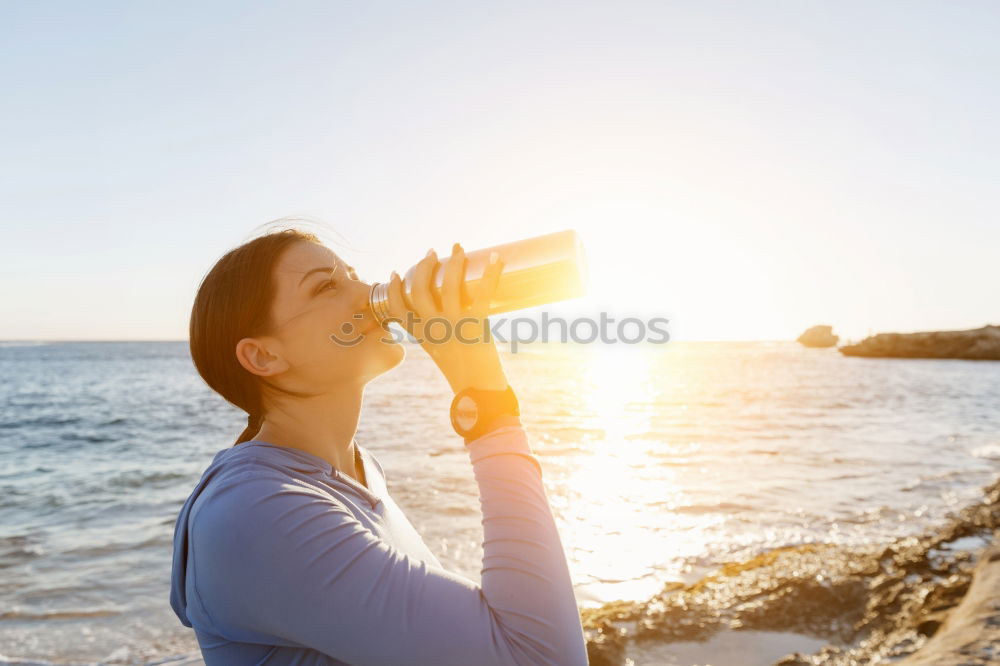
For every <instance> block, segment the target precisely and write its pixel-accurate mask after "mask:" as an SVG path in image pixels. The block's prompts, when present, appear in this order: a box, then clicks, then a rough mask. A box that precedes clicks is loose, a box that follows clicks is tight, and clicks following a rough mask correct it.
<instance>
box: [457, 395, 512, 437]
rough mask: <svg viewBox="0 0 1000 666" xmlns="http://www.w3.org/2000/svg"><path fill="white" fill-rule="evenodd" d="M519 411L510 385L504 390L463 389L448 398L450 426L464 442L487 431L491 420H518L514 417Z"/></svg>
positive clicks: (491, 423)
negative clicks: (451, 397)
mask: <svg viewBox="0 0 1000 666" xmlns="http://www.w3.org/2000/svg"><path fill="white" fill-rule="evenodd" d="M520 414H521V412H520V410H519V409H518V404H517V396H516V395H514V389H512V388H511V387H510V386H509V385H508V386H507V388H506V389H505V390H503V391H486V390H482V389H474V388H467V389H462V390H461V391H459V392H458V393H456V394H455V397H454V398H453V399H452V401H451V426H452V427H453V428H454V429H455V432H457V433H458V434H459V435H461V436H462V437H463V438H464V439H465V443H466V444H468V443H469V442H471V441H472V440H474V439H478V438H479V437H482V436H483V435H485V434H486V433H488V432H489V431H490V429H491V426H492V425H493V424H494V422H501V420H502V421H507V420H510V421H512V422H514V423H518V422H519V421H518V420H517V419H516V417H517V416H520ZM504 417H515V418H511V419H504Z"/></svg>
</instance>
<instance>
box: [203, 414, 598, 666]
mask: <svg viewBox="0 0 1000 666" xmlns="http://www.w3.org/2000/svg"><path fill="white" fill-rule="evenodd" d="M467 450H468V453H469V457H470V460H471V462H472V466H473V471H474V474H475V478H476V482H477V484H478V486H479V491H480V505H481V509H482V514H483V517H482V521H483V523H482V524H483V536H484V539H483V565H482V585H481V586H480V585H477V584H476V583H475V582H473V581H471V580H469V579H467V578H465V577H463V576H460V575H458V574H455V573H452V572H449V571H447V570H445V569H442V568H440V567H436V566H434V565H432V564H428V563H425V562H423V561H420V560H417V559H414V558H411V557H410V556H408V555H407V554H405V553H402V552H401V551H399V550H398V549H396V548H395V547H393V546H392V545H390V544H389V543H388V542H386V541H384V540H382V539H380V538H379V537H378V535H376V534H374V533H372V532H371V531H370V530H369V529H367V528H366V527H365V526H364V525H363V524H362V523H361V522H359V521H358V520H357V519H356V518H355V517H354V516H353V514H351V513H350V512H349V511H348V510H347V508H346V507H345V506H344V505H342V504H340V503H338V502H336V501H333V500H331V498H329V497H325V496H322V495H321V494H319V493H316V492H315V491H310V490H309V489H308V488H305V487H302V486H296V485H293V484H290V483H284V484H275V483H274V482H273V481H271V482H270V485H267V486H264V485H262V484H254V483H253V482H252V481H251V482H249V483H248V482H243V483H241V484H239V485H238V486H235V487H234V492H232V493H229V494H228V498H229V499H227V500H226V501H227V502H230V503H231V504H229V505H228V506H223V507H220V508H222V509H223V510H222V511H217V512H214V513H215V515H216V516H223V515H225V516H227V518H226V519H225V520H226V521H228V522H222V521H220V520H211V519H209V520H207V521H206V523H205V524H204V525H202V527H201V528H199V529H197V530H196V534H195V537H194V541H195V542H196V544H197V560H198V562H197V565H196V570H197V580H198V583H197V587H198V592H199V596H200V597H201V601H202V603H203V604H204V607H205V610H206V612H207V613H208V614H209V615H210V616H211V619H212V621H213V624H215V625H216V628H218V629H220V630H221V631H223V632H224V634H230V635H229V636H227V637H229V638H231V639H232V640H241V639H240V638H239V636H240V635H243V636H246V635H247V632H250V633H252V634H254V635H260V634H263V635H266V636H269V637H273V639H274V640H275V644H278V645H301V646H304V647H308V648H312V649H314V650H317V651H318V652H321V653H323V654H325V655H328V656H331V657H334V658H336V659H338V660H341V661H344V662H347V663H350V664H353V665H354V666H370V665H375V664H415V665H422V664H427V665H431V664H434V665H442V666H444V665H449V664H454V665H456V666H459V665H460V666H468V665H469V664H476V665H477V666H492V665H496V666H500V665H504V666H511V665H515V666H516V665H521V664H524V665H527V664H532V665H536V664H558V665H568V666H578V665H581V664H587V654H586V643H585V640H584V636H583V629H582V627H581V623H580V615H579V610H578V608H577V606H576V600H575V597H574V595H573V586H572V581H571V579H570V574H569V569H568V566H567V563H566V556H565V553H564V551H563V548H562V544H561V542H560V539H559V534H558V532H557V530H556V525H555V521H554V519H553V517H552V513H551V510H550V507H549V503H548V498H547V496H546V494H545V489H544V486H543V485H542V474H541V466H540V464H539V462H538V460H537V458H536V457H535V456H534V454H533V453H532V451H531V448H530V446H529V444H528V440H527V437H526V435H525V432H524V430H523V429H522V428H521V427H520V426H506V427H501V428H499V429H497V430H494V431H493V432H491V433H489V434H487V435H484V436H483V437H481V438H479V439H477V440H475V441H473V442H471V443H470V444H468V445H467ZM255 485H257V487H256V489H255V488H254V486H255ZM217 499H221V497H220V498H217ZM234 516H237V518H236V519H235V520H234V518H233V517H234ZM213 523H215V524H213ZM218 523H221V524H218Z"/></svg>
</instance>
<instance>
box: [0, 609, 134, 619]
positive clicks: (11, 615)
mask: <svg viewBox="0 0 1000 666" xmlns="http://www.w3.org/2000/svg"><path fill="white" fill-rule="evenodd" d="M115 615H121V611H116V610H92V611H48V612H45V613H29V612H26V611H16V610H14V611H3V612H0V621H3V620H78V619H81V618H88V617H113V616H115Z"/></svg>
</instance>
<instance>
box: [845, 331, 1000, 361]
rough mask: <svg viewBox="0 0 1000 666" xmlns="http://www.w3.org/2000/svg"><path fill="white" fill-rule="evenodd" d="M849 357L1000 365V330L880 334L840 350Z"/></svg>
mask: <svg viewBox="0 0 1000 666" xmlns="http://www.w3.org/2000/svg"><path fill="white" fill-rule="evenodd" d="M840 351H841V353H843V354H844V355H845V356H872V357H895V358H964V359H971V360H980V361H984V360H985V361H1000V326H983V327H982V328H974V329H971V330H968V331H930V332H926V333H879V334H878V335H873V336H871V337H868V338H865V339H864V340H862V341H861V342H859V343H857V344H853V345H844V346H843V347H841V348H840Z"/></svg>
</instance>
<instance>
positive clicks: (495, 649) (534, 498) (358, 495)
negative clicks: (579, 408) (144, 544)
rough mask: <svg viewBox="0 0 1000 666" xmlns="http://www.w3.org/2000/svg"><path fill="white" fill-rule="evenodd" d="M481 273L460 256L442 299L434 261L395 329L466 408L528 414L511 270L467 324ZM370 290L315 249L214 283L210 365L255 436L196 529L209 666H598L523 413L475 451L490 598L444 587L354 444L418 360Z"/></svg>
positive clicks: (276, 246) (236, 257) (178, 557)
mask: <svg viewBox="0 0 1000 666" xmlns="http://www.w3.org/2000/svg"><path fill="white" fill-rule="evenodd" d="M463 258H464V254H463V252H462V249H461V248H460V247H459V246H458V245H456V246H455V248H454V250H453V253H452V255H451V257H450V258H449V259H448V261H447V262H446V265H445V269H444V270H445V279H444V284H443V285H442V287H441V288H440V290H438V289H437V288H436V287H433V286H432V285H431V275H432V274H433V271H434V270H435V269H436V267H437V264H438V260H437V257H436V255H435V254H434V253H433V251H431V252H429V253H428V255H427V256H426V257H425V258H424V259H423V260H421V261H420V263H419V264H418V266H417V269H416V272H415V284H414V286H413V289H412V296H411V302H412V304H413V309H412V310H409V309H407V307H406V305H405V302H404V301H403V298H402V288H401V283H400V279H399V276H398V275H396V274H395V273H394V274H393V276H392V279H391V282H390V289H389V291H390V297H389V304H390V313H391V314H392V316H393V317H394V318H397V319H398V320H400V321H402V322H408V323H407V324H406V325H407V327H408V330H409V331H410V332H411V333H412V334H413V335H414V336H415V337H417V338H418V339H424V338H425V337H426V338H428V339H429V340H430V339H433V340H435V341H440V342H439V343H438V344H434V343H432V342H429V341H427V342H423V343H422V346H423V347H424V349H425V350H426V351H427V352H428V353H429V354H430V356H431V357H432V358H433V360H434V362H435V363H436V365H437V367H438V368H439V369H440V370H441V372H442V373H443V374H444V376H445V378H446V379H447V380H448V383H449V384H450V386H451V389H452V390H453V391H454V392H455V393H456V395H458V394H459V393H463V394H470V395H475V396H480V397H481V396H487V398H489V397H491V396H502V395H507V396H509V395H512V394H511V393H510V391H509V387H508V384H507V378H506V376H505V374H504V371H503V368H502V365H501V363H500V360H499V356H498V354H497V350H496V347H495V345H494V344H493V342H492V341H490V340H491V339H490V337H489V336H487V335H484V333H486V332H487V328H488V321H487V320H486V313H487V305H488V303H489V301H490V298H491V296H492V294H493V291H494V290H495V288H496V283H497V279H498V277H499V275H500V271H501V269H502V264H501V263H500V262H498V261H494V262H493V263H491V264H490V266H489V268H488V270H487V272H486V274H485V275H484V277H483V279H482V280H481V281H480V284H479V287H478V291H477V293H476V294H475V299H474V302H473V303H472V304H471V305H466V304H463V303H461V302H460V301H459V287H460V280H461V274H462V261H463ZM369 290H370V285H368V284H366V283H364V282H362V281H361V280H359V279H358V278H357V276H356V275H355V273H354V270H353V269H352V268H350V267H349V266H346V265H345V264H344V262H343V261H342V260H341V259H340V258H339V257H337V256H336V254H334V253H333V252H332V251H331V250H330V249H328V248H327V247H326V246H324V245H323V244H322V243H321V242H320V241H319V239H318V238H317V237H316V236H315V235H313V234H309V233H306V232H303V231H299V230H295V229H285V230H282V231H280V232H277V233H269V234H266V235H264V236H261V237H259V238H256V239H254V240H251V241H250V242H248V243H246V244H244V245H242V246H240V247H238V248H236V249H234V250H232V251H230V252H229V253H227V254H226V255H225V256H224V257H222V259H220V260H219V262H218V263H217V264H216V265H215V266H214V267H213V268H212V270H211V271H210V272H209V273H208V274H207V275H206V276H205V278H204V280H203V281H202V284H201V286H200V287H199V290H198V294H197V297H196V298H195V303H194V307H193V310H192V314H191V330H190V344H191V354H192V358H193V360H194V363H195V365H196V367H197V369H198V372H199V373H200V374H201V376H202V377H203V378H204V380H205V381H206V382H207V383H208V385H209V386H211V387H212V388H213V389H214V390H215V391H217V392H218V393H220V394H221V395H222V396H223V397H224V398H225V399H226V400H228V401H230V402H231V403H233V404H235V405H236V406H238V407H240V408H242V409H243V410H245V411H246V412H247V414H248V419H247V428H246V430H245V431H244V432H243V434H242V435H241V436H240V437H239V438H238V439H237V441H236V444H235V445H234V446H233V447H231V448H227V449H223V450H221V451H219V452H218V453H217V454H216V455H215V458H214V460H213V461H212V463H211V464H210V465H209V467H208V468H207V469H206V470H205V473H204V474H203V476H202V478H201V480H200V482H199V483H198V485H197V486H196V488H195V489H194V491H193V492H192V493H191V496H190V497H189V498H188V500H187V501H186V502H185V504H184V506H183V508H182V509H181V511H180V515H179V516H178V519H177V524H176V527H175V530H174V554H173V570H172V587H171V594H170V602H171V606H172V607H173V609H174V612H176V613H177V616H178V617H179V618H180V621H181V622H182V623H183V624H184V625H185V626H189V627H193V628H194V630H195V633H196V636H197V638H198V642H199V645H200V646H201V651H202V655H203V657H204V659H205V663H206V664H208V666H213V665H215V664H226V665H234V664H296V665H304V664H352V665H353V666H367V665H374V664H381V665H385V664H415V665H421V664H428V665H430V664H433V665H445V664H456V665H461V666H490V665H493V664H498V665H499V664H572V665H577V664H586V663H587V655H586V647H585V641H584V638H583V631H582V628H581V625H580V617H579V613H578V610H577V607H576V602H575V599H574V596H573V588H572V582H571V580H570V576H569V570H568V567H567V564H566V558H565V554H564V552H563V548H562V544H561V542H560V540H559V535H558V532H557V531H556V526H555V523H554V521H553V518H552V514H551V511H550V509H549V505H548V499H547V497H546V494H545V490H544V487H543V485H542V479H541V467H540V465H539V462H538V460H537V458H536V457H535V456H534V454H533V452H532V450H531V448H530V446H529V444H528V441H527V438H526V436H525V432H524V430H523V428H522V427H521V423H520V421H519V420H518V418H517V410H516V408H515V409H510V408H509V405H508V408H507V409H500V410H494V413H493V416H492V417H490V418H488V419H486V421H485V422H477V425H476V430H475V435H474V436H472V437H471V438H469V439H467V440H466V446H467V450H468V453H469V459H470V461H471V464H472V471H473V473H474V475H475V478H476V482H477V483H478V485H479V491H480V503H481V507H482V511H483V530H484V542H483V568H482V585H481V586H480V585H477V584H476V583H475V582H473V581H471V580H469V579H467V578H465V577H463V576H459V575H457V574H454V573H452V572H449V571H447V570H445V569H443V568H442V567H441V564H440V562H438V560H437V558H435V557H434V555H433V554H432V553H431V552H430V551H429V550H428V548H427V546H426V545H425V544H424V542H423V541H422V540H421V538H420V536H419V535H418V534H417V533H416V531H415V530H414V528H413V527H412V525H411V524H410V522H409V521H408V520H407V519H406V517H405V516H404V515H403V514H402V512H401V511H400V509H399V508H398V507H397V506H396V504H395V502H393V500H392V498H391V497H390V496H389V494H388V492H387V491H386V486H385V478H384V474H383V470H382V466H381V464H380V463H379V461H378V460H377V459H376V458H375V456H374V455H373V454H372V452H371V451H369V450H367V449H366V448H364V447H361V446H359V445H358V443H357V442H356V441H355V440H354V435H355V432H356V430H357V426H358V419H359V416H360V413H361V404H362V398H363V394H364V389H365V385H366V384H367V383H368V382H369V381H371V380H372V379H373V378H374V377H376V376H378V375H379V374H381V373H384V372H386V371H387V370H390V369H391V368H393V367H395V366H396V365H398V364H399V363H400V362H401V361H402V359H403V356H404V350H403V348H402V346H401V345H399V344H398V343H396V342H395V341H394V340H393V339H392V337H391V336H390V335H388V334H387V332H386V330H385V329H383V328H382V327H379V326H378V325H377V322H376V320H375V319H374V317H373V315H372V313H371V312H370V310H369V309H368V295H369ZM435 318H436V319H438V320H439V321H438V322H437V324H436V325H445V324H448V325H457V324H459V323H460V320H463V321H462V326H461V333H462V335H461V338H459V337H457V336H451V337H450V338H449V339H446V340H443V341H441V340H442V338H443V337H444V336H443V335H442V334H441V333H442V331H437V332H433V333H432V332H431V331H430V328H428V333H429V334H428V335H426V336H425V335H424V330H423V326H424V325H427V326H429V327H430V326H433V325H435V324H431V321H430V320H431V319H435ZM463 318H464V319H463ZM446 328H447V326H446ZM501 390H506V391H507V392H506V393H503V394H501V393H500V391H501ZM476 391H480V392H481V393H476ZM483 404H484V405H487V406H488V405H489V404H490V403H489V401H488V400H485V401H484V403H483ZM494 404H503V403H502V401H500V402H497V403H494ZM489 411H490V410H489V409H488V408H484V409H483V413H489ZM456 429H458V426H456ZM414 445H415V446H420V445H421V443H419V442H417V443H414Z"/></svg>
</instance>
